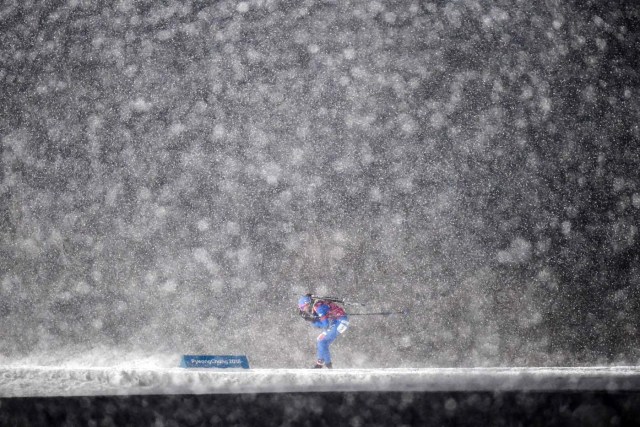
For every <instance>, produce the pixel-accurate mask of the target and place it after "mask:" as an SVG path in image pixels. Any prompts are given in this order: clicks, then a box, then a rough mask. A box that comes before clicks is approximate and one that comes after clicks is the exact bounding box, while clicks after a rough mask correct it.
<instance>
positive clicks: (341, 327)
mask: <svg viewBox="0 0 640 427" xmlns="http://www.w3.org/2000/svg"><path fill="white" fill-rule="evenodd" d="M348 327H349V322H340V324H339V325H338V333H339V334H342V333H344V331H346V330H347V328H348Z"/></svg>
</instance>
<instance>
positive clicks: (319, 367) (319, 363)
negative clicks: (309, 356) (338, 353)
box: [311, 359, 324, 369]
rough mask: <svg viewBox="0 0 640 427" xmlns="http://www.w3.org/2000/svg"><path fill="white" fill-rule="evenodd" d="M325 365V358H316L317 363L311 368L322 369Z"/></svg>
mask: <svg viewBox="0 0 640 427" xmlns="http://www.w3.org/2000/svg"><path fill="white" fill-rule="evenodd" d="M323 366H324V360H322V359H318V360H316V363H315V365H313V366H312V367H311V369H322V367H323Z"/></svg>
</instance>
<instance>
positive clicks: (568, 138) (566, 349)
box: [0, 0, 640, 367]
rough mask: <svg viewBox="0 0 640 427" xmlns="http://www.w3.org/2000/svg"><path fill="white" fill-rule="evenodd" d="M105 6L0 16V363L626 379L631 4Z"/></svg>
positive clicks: (635, 86) (635, 127)
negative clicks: (321, 341) (507, 368)
mask: <svg viewBox="0 0 640 427" xmlns="http://www.w3.org/2000/svg"><path fill="white" fill-rule="evenodd" d="M106 3H107V2H88V1H84V0H70V1H67V2H60V1H47V2H30V1H18V0H14V1H6V2H3V4H2V6H1V9H0V26H1V27H2V28H3V30H2V32H1V34H0V46H1V47H0V55H1V60H0V91H1V92H2V100H1V101H0V137H1V148H0V150H1V151H0V158H1V167H0V238H1V239H2V240H1V246H0V266H1V269H0V281H1V282H0V318H1V322H2V328H0V336H1V339H0V353H1V354H2V357H3V360H4V361H11V360H17V359H20V358H23V357H30V358H34V359H31V360H39V361H40V362H41V363H42V361H43V360H45V361H46V360H49V361H50V363H56V364H58V363H62V362H61V361H62V360H63V359H65V358H67V357H77V356H78V355H82V357H83V358H84V359H83V360H85V362H86V360H87V357H88V356H87V355H95V356H96V357H97V359H94V358H93V357H89V359H91V360H97V361H98V362H96V363H102V362H105V363H107V362H108V361H109V357H110V356H109V354H110V352H113V354H117V353H118V352H122V354H133V355H139V357H140V358H142V359H144V357H149V356H148V355H149V354H168V355H173V354H180V353H200V352H204V353H236V352H239V353H246V354H247V355H249V357H250V359H251V361H252V362H253V365H254V366H258V367H296V366H301V367H305V366H307V365H308V364H309V362H310V361H312V360H313V354H314V353H313V348H314V337H315V334H314V332H313V331H311V330H310V328H309V327H308V325H307V324H306V323H305V322H303V321H302V320H300V319H299V318H297V317H296V315H295V313H294V309H295V302H296V299H297V295H298V294H299V293H302V292H305V291H307V290H310V291H315V292H317V293H329V294H337V295H343V296H348V297H350V298H352V299H354V300H359V301H363V302H367V303H369V304H370V308H371V309H379V308H393V309H399V308H406V309H410V310H412V311H411V315H410V316H407V317H396V318H393V317H390V318H380V317H379V318H375V317H359V318H356V317H354V318H352V322H351V328H350V330H349V331H348V332H347V334H346V335H345V336H344V337H343V338H341V339H340V340H339V341H338V342H337V343H336V344H335V349H334V353H335V361H336V365H338V367H371V366H377V367H391V366H414V367H420V366H482V365H529V366H535V365H577V364H587V365H589V364H601V363H631V364H636V363H638V360H639V359H640V350H639V349H640V346H639V344H640V343H639V342H638V341H639V339H638V326H639V316H640V314H639V313H640V306H639V305H640V304H639V303H640V295H639V289H638V286H639V285H640V258H639V254H640V251H639V250H638V249H639V247H638V245H639V243H638V242H639V237H638V219H639V215H640V177H639V176H638V170H640V152H639V142H640V128H639V121H638V118H639V117H640V101H638V91H639V90H640V77H639V74H638V70H640V63H639V58H640V55H638V43H639V40H638V38H639V37H638V34H639V32H638V30H639V28H638V22H639V19H640V16H639V9H640V8H639V7H638V6H637V5H636V4H635V2H633V1H628V2H622V1H619V2H611V1H602V2H594V1H554V0H547V1H533V2H531V1H524V0H522V1H514V2H505V1H501V0H494V1H482V2H480V1H473V0H468V1H433V2H417V1H416V2H410V1H389V2H381V1H313V0H305V1H299V2H298V1H275V0H254V1H242V2H235V1H217V2H213V4H210V3H209V2H204V1H186V2H175V1H162V2H157V1H127V0H123V1H118V2H108V3H109V4H108V5H106ZM171 360H173V359H171ZM86 363H92V362H86ZM162 363H165V362H162ZM171 363H173V362H171ZM175 363H177V359H176V361H175Z"/></svg>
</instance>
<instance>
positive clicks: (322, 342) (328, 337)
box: [317, 322, 349, 365]
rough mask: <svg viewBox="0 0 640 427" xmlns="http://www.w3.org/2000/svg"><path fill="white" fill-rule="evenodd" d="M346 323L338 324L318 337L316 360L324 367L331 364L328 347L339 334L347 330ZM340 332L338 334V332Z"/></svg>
mask: <svg viewBox="0 0 640 427" xmlns="http://www.w3.org/2000/svg"><path fill="white" fill-rule="evenodd" d="M344 323H346V325H348V324H349V323H348V322H338V323H336V324H335V325H333V326H332V327H331V328H329V329H328V330H326V331H324V332H323V333H321V334H320V335H318V353H317V356H318V359H322V360H323V361H324V364H325V365H330V364H331V353H330V352H329V346H330V345H331V343H332V342H334V341H335V340H336V338H338V335H340V333H341V332H344V331H345V330H346V329H347V328H346V325H345V324H344ZM338 331H340V332H338Z"/></svg>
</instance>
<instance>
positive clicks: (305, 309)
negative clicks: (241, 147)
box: [298, 294, 349, 369]
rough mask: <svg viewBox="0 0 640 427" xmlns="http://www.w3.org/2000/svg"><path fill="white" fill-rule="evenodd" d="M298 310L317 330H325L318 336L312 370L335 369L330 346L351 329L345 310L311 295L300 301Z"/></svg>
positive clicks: (303, 297) (301, 298)
mask: <svg viewBox="0 0 640 427" xmlns="http://www.w3.org/2000/svg"><path fill="white" fill-rule="evenodd" d="M298 309H299V310H300V315H301V316H302V318H303V319H304V320H307V321H309V322H311V324H312V325H313V326H315V327H316V328H320V329H324V331H323V332H322V333H321V334H320V335H318V339H317V354H316V359H317V360H316V363H315V365H313V367H312V368H314V369H319V368H322V367H323V366H324V367H327V368H329V369H331V368H333V364H332V363H331V353H330V352H329V346H330V345H331V343H332V342H334V341H335V340H336V339H337V338H338V336H340V335H341V334H343V333H344V332H345V331H346V330H347V328H348V327H349V317H348V316H347V313H345V311H344V309H343V308H342V307H340V306H339V305H338V304H336V303H335V302H333V301H325V300H322V299H314V298H312V296H311V294H307V295H304V296H302V297H300V299H299V300H298Z"/></svg>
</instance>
